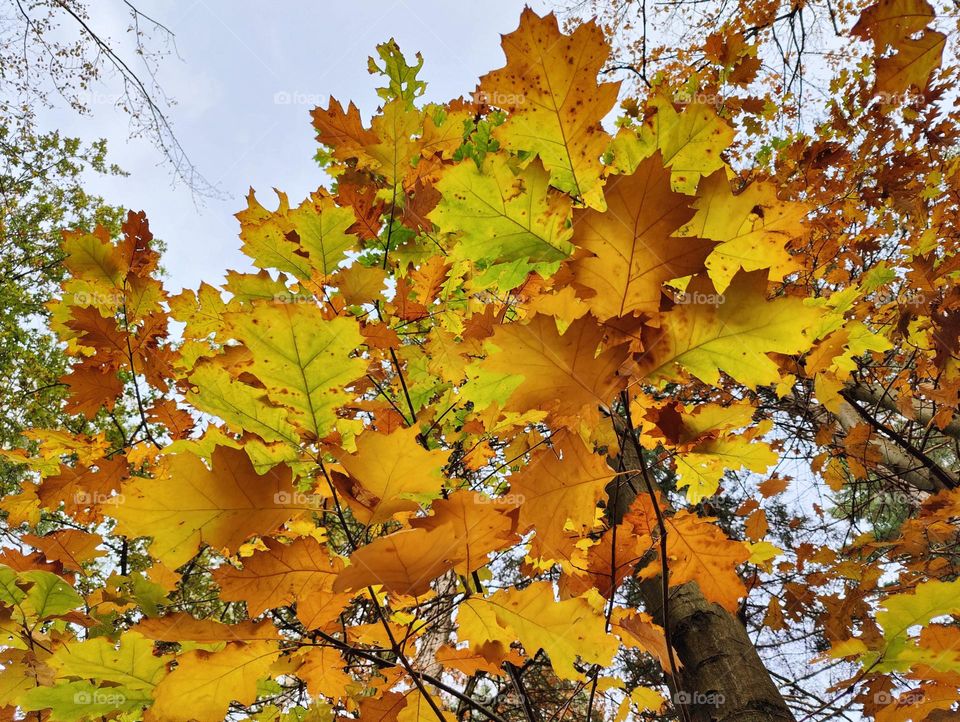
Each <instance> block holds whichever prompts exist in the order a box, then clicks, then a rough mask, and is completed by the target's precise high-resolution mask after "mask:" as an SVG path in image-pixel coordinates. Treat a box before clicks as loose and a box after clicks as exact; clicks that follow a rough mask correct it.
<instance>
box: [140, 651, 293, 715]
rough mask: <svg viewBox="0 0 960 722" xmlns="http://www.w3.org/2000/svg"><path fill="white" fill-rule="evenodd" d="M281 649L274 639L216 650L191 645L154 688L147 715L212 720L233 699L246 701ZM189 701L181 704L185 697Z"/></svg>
mask: <svg viewBox="0 0 960 722" xmlns="http://www.w3.org/2000/svg"><path fill="white" fill-rule="evenodd" d="M279 656H280V650H279V649H277V645H276V644H275V643H273V642H251V643H249V644H237V643H231V644H228V645H227V646H226V647H224V648H223V649H222V650H220V651H217V652H207V651H204V650H194V651H190V652H186V653H185V654H181V655H179V656H178V657H177V667H176V669H174V670H173V671H172V672H171V673H170V674H168V675H167V676H166V677H164V679H163V680H162V681H161V682H160V684H158V685H157V686H156V687H155V688H154V690H153V697H154V699H155V700H156V701H155V702H154V704H153V705H152V706H151V707H150V709H149V712H148V713H147V716H146V717H145V719H147V720H156V721H157V722H160V720H170V721H171V722H191V720H198V722H216V720H220V719H223V716H224V715H225V714H226V712H227V708H228V707H229V706H230V703H231V702H233V701H236V702H239V703H240V704H250V703H251V702H253V700H254V699H256V696H257V683H258V682H259V681H260V680H261V679H263V678H264V677H266V676H267V675H268V673H269V671H270V668H271V667H272V666H273V664H274V662H275V661H276V660H277V658H278V657H279ZM185 700H189V701H190V704H189V705H185V704H184V701H185Z"/></svg>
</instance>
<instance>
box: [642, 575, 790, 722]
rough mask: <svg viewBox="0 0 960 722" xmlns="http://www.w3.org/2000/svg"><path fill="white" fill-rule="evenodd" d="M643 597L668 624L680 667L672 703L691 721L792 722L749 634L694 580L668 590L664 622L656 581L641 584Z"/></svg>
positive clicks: (652, 609) (663, 622) (660, 621)
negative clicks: (711, 599)
mask: <svg viewBox="0 0 960 722" xmlns="http://www.w3.org/2000/svg"><path fill="white" fill-rule="evenodd" d="M641 595H642V597H643V602H644V606H645V607H646V608H647V611H648V612H649V613H650V614H652V615H653V617H654V619H655V620H656V621H657V623H658V624H660V625H663V626H666V625H669V629H670V638H671V639H670V641H671V642H672V643H673V648H674V649H675V650H676V652H677V657H678V659H679V661H680V663H681V665H682V667H681V669H680V670H679V677H680V679H679V680H678V682H679V686H680V689H679V690H675V691H674V700H675V702H677V703H680V704H684V706H685V708H686V710H687V712H688V715H689V718H690V721H691V722H773V721H774V720H775V721H776V722H788V721H789V722H793V720H794V717H793V714H791V712H790V710H789V708H788V707H787V705H786V703H785V702H784V701H783V697H782V696H781V695H780V691H779V690H778V689H777V687H776V685H774V684H773V681H772V680H771V679H770V674H769V673H768V672H767V670H766V667H764V666H763V662H761V661H760V656H759V655H758V654H757V650H756V649H755V648H754V646H753V643H752V642H751V641H750V637H749V636H748V635H747V630H746V629H745V628H744V626H743V625H742V624H741V623H740V620H738V619H737V618H736V617H735V616H733V615H732V614H730V612H728V611H727V610H726V609H724V608H723V607H721V606H719V605H718V604H714V603H713V602H710V601H708V600H707V599H706V598H705V597H704V596H703V594H701V592H700V587H698V586H697V584H696V583H695V582H688V583H687V584H682V585H680V586H678V587H673V588H672V589H671V590H670V614H669V619H667V620H664V618H663V605H662V604H661V601H662V589H661V583H660V579H659V577H658V578H656V579H651V580H649V581H646V582H644V583H643V584H642V585H641Z"/></svg>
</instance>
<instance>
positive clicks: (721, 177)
mask: <svg viewBox="0 0 960 722" xmlns="http://www.w3.org/2000/svg"><path fill="white" fill-rule="evenodd" d="M693 207H694V208H696V209H697V213H696V215H695V216H694V217H693V219H692V220H691V221H690V222H689V223H688V224H687V225H685V226H684V227H683V228H681V229H680V230H679V231H678V232H677V233H676V235H677V236H698V237H700V238H709V239H710V240H713V241H719V242H720V243H719V244H717V247H716V248H714V249H713V251H712V252H711V253H710V255H709V256H708V257H707V260H706V265H707V270H708V273H709V274H710V279H711V280H712V281H713V285H714V286H715V287H716V289H717V291H719V292H720V293H724V292H725V291H726V290H727V286H729V285H730V281H731V280H732V279H733V277H734V276H735V275H736V273H737V271H739V270H740V269H743V270H745V271H756V270H758V269H761V268H769V269H771V270H770V278H771V280H779V279H781V278H783V276H784V275H785V274H786V273H787V272H789V271H791V270H793V265H792V261H791V256H790V254H789V253H787V251H786V249H785V246H786V244H787V243H788V242H789V241H790V240H791V239H793V238H796V237H799V236H801V235H803V233H804V228H803V219H804V218H805V217H806V215H807V213H808V211H809V208H808V207H807V206H806V205H805V204H803V203H800V202H798V201H781V200H779V199H778V198H777V191H776V186H775V185H774V184H773V183H766V182H759V181H758V182H755V183H751V184H750V185H749V186H747V187H746V188H745V189H744V190H742V191H741V192H740V193H737V194H736V195H734V193H733V192H732V191H731V188H730V181H729V180H727V176H726V173H725V172H723V171H718V172H716V173H714V174H712V175H710V176H709V177H707V178H705V179H704V181H703V182H702V183H701V184H700V187H699V188H698V189H697V199H696V200H695V201H694V203H693ZM679 240H680V239H678V241H679Z"/></svg>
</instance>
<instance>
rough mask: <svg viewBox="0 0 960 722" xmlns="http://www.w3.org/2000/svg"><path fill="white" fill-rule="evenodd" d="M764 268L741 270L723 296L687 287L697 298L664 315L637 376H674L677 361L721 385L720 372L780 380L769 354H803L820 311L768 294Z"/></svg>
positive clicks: (757, 382)
mask: <svg viewBox="0 0 960 722" xmlns="http://www.w3.org/2000/svg"><path fill="white" fill-rule="evenodd" d="M766 286H767V283H766V277H765V274H764V273H763V272H761V271H757V272H754V273H751V274H747V273H740V274H738V275H737V276H736V278H734V280H733V283H732V284H731V285H730V287H729V288H728V289H727V290H726V292H725V293H724V294H723V295H722V296H718V295H717V294H715V293H711V292H710V291H711V289H712V287H711V286H709V285H707V284H706V283H703V284H694V285H691V286H688V288H687V291H686V294H687V296H688V297H690V298H692V299H693V300H694V301H697V300H700V299H702V301H701V302H694V303H684V304H680V305H677V306H675V307H674V308H673V309H671V310H670V311H668V312H667V313H665V314H663V316H662V318H661V324H662V325H661V328H660V330H659V331H658V332H656V333H652V334H651V338H649V340H645V345H646V350H645V351H644V353H643V354H642V355H641V356H640V359H639V361H638V363H639V368H638V370H637V376H638V377H640V378H646V379H649V380H651V381H656V380H658V379H664V378H675V376H676V369H675V365H680V366H682V367H683V368H685V369H687V370H688V371H689V372H690V373H692V374H693V375H694V376H697V377H698V378H699V379H700V380H702V381H704V382H706V383H709V384H716V383H717V382H718V381H719V379H720V372H721V371H723V372H724V373H726V374H727V375H729V376H731V377H733V378H734V379H735V380H736V381H738V382H739V383H742V384H744V385H746V386H750V387H756V386H761V385H766V384H772V383H775V382H776V381H777V380H778V379H779V376H780V375H779V371H778V367H777V364H776V363H775V362H774V361H773V360H771V359H770V358H769V357H768V356H767V354H768V353H774V352H775V353H783V354H792V353H801V352H803V351H806V350H808V349H809V348H810V346H811V344H812V343H813V341H814V339H813V337H812V335H811V333H810V332H809V329H810V328H811V326H812V325H813V324H814V322H815V320H816V319H817V318H818V317H819V316H820V311H819V310H817V309H814V308H810V307H809V306H806V305H804V303H803V300H802V299H800V298H777V299H774V300H772V301H770V300H767V298H766Z"/></svg>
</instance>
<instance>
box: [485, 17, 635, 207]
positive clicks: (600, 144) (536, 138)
mask: <svg viewBox="0 0 960 722" xmlns="http://www.w3.org/2000/svg"><path fill="white" fill-rule="evenodd" d="M502 44H503V51H504V54H505V55H506V56H507V64H506V66H504V67H503V68H500V69H499V70H494V71H493V72H490V73H488V74H487V75H485V76H483V77H482V78H481V79H480V87H479V90H478V98H479V99H480V100H481V101H482V102H485V103H487V104H489V105H493V106H496V107H498V108H502V109H504V110H506V111H509V116H508V118H507V121H506V122H505V123H504V124H503V125H501V126H499V127H497V128H496V129H495V130H494V137H496V138H497V140H499V141H500V143H501V144H502V145H503V147H505V148H507V149H509V150H512V151H530V152H532V153H536V154H537V155H538V156H539V157H540V160H541V161H542V162H543V165H544V167H545V168H546V169H547V170H548V171H550V182H551V183H552V184H553V185H554V186H555V187H557V188H559V189H560V190H562V191H567V192H568V193H571V194H573V195H574V196H579V197H580V198H582V199H583V200H584V201H585V202H586V203H588V204H589V205H591V206H593V207H602V194H601V192H600V182H601V181H600V173H601V170H602V166H601V164H600V156H602V155H603V153H604V151H605V150H606V149H607V145H608V144H609V142H610V138H609V136H608V135H607V134H606V132H605V131H604V130H603V127H602V126H601V124H600V122H601V120H603V118H604V116H606V115H607V113H609V112H610V110H611V109H612V108H613V105H614V103H616V100H617V93H618V91H619V87H620V84H619V83H598V82H597V74H598V73H599V72H600V69H601V68H602V67H603V65H604V63H605V62H606V60H607V57H608V56H609V55H610V46H609V44H608V43H607V41H606V40H605V38H604V36H603V32H602V30H601V29H600V28H599V26H597V25H596V24H594V23H592V22H590V23H584V24H580V25H578V27H577V29H576V30H575V31H574V32H573V34H572V35H563V34H562V33H561V32H560V28H559V25H558V23H557V19H556V17H555V16H554V15H553V14H552V13H551V14H549V15H546V16H545V17H539V16H538V15H537V14H536V13H534V12H533V11H532V10H531V9H530V8H526V9H525V10H524V11H523V14H522V15H521V16H520V26H519V27H518V28H517V29H516V30H515V31H514V32H512V33H509V34H508V35H504V36H503V42H502Z"/></svg>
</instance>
